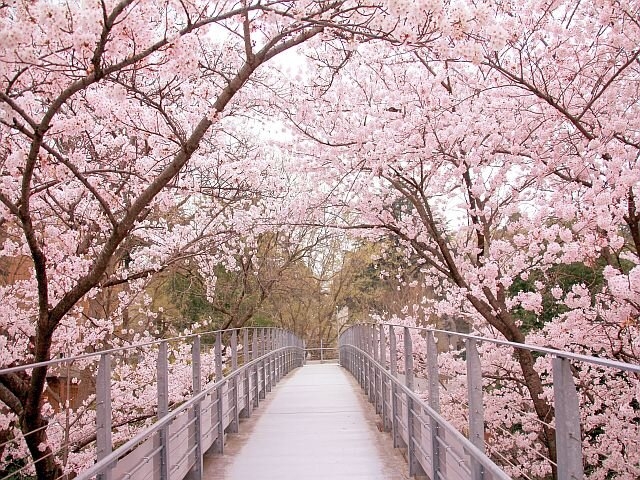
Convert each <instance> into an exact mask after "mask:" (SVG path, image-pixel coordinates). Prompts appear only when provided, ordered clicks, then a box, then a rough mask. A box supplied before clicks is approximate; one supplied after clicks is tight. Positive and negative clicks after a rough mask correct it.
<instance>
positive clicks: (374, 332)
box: [371, 325, 382, 414]
mask: <svg viewBox="0 0 640 480" xmlns="http://www.w3.org/2000/svg"><path fill="white" fill-rule="evenodd" d="M371 339H372V344H373V352H372V353H373V359H374V360H375V362H374V364H373V385H374V387H373V398H374V405H375V407H376V413H378V414H379V413H381V412H382V405H381V403H382V402H381V399H382V385H381V383H382V372H380V371H379V369H378V365H377V364H378V363H380V343H379V339H378V329H377V328H376V326H375V325H372V326H371Z"/></svg>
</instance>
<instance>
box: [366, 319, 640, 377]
mask: <svg viewBox="0 0 640 480" xmlns="http://www.w3.org/2000/svg"><path fill="white" fill-rule="evenodd" d="M358 325H365V326H371V325H374V326H380V325H383V326H386V327H398V328H409V329H410V330H421V331H424V332H433V333H441V334H445V335H452V336H455V337H460V338H466V339H469V340H475V341H477V342H485V343H493V344H494V345H500V346H503V347H512V348H520V349H523V350H529V351H530V352H538V353H546V354H548V355H552V356H554V357H556V358H565V359H567V360H576V361H579V362H586V363H593V364H596V365H600V366H602V367H611V368H617V369H619V370H625V371H628V372H634V373H640V365H636V364H633V363H625V362H621V361H619V360H613V359H608V358H601V357H594V356H591V355H583V354H580V353H573V352H566V351H564V350H557V349H554V348H549V347H541V346H538V345H531V344H529V343H517V342H510V341H508V340H500V339H499V338H490V337H481V336H478V335H472V334H469V333H461V332H452V331H449V330H440V329H437V328H429V327H417V326H410V325H402V324H399V323H372V322H371V323H360V324H358Z"/></svg>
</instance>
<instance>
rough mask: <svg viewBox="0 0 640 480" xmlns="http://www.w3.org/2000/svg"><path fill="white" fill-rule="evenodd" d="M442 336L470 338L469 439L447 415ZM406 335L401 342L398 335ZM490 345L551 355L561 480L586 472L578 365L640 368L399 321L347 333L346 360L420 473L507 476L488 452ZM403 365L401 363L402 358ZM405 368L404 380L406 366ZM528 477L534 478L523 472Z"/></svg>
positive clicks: (629, 370) (466, 353)
mask: <svg viewBox="0 0 640 480" xmlns="http://www.w3.org/2000/svg"><path fill="white" fill-rule="evenodd" d="M412 334H413V335H417V336H418V338H419V339H420V341H421V342H422V343H423V345H421V347H424V350H425V351H424V352H420V353H421V357H420V362H421V363H423V365H421V368H422V369H423V370H424V371H425V372H426V375H425V378H424V379H421V380H425V381H426V384H425V385H423V387H422V388H421V389H422V390H425V393H426V396H427V398H428V400H427V401H426V402H425V401H424V400H423V398H422V396H420V395H418V394H417V393H416V391H415V388H414V383H415V380H416V377H415V373H414V370H415V369H414V356H415V355H414V341H413V340H412ZM436 335H444V336H448V337H451V336H454V337H457V338H458V339H460V340H462V342H463V347H464V352H463V353H464V357H465V363H466V377H467V391H466V403H467V405H468V408H467V411H466V417H467V418H468V426H467V427H466V428H465V431H466V432H465V433H466V436H465V435H463V434H462V433H461V432H459V431H458V430H456V428H455V427H453V425H452V424H451V423H450V422H448V421H447V420H445V419H444V418H443V417H442V416H441V415H440V384H441V383H442V381H443V379H442V375H441V374H440V373H439V366H438V355H439V353H438V348H437V342H436ZM398 336H401V337H402V342H401V343H400V344H398V341H397V337H398ZM482 343H490V344H494V345H498V346H502V347H509V348H513V349H515V351H518V350H529V351H530V352H534V353H535V354H536V355H540V354H542V355H549V356H551V357H552V358H551V365H552V379H550V381H551V382H552V384H551V385H552V394H553V395H552V397H553V406H554V409H555V422H554V425H553V428H555V443H556V445H557V463H556V464H555V467H556V468H557V477H558V478H559V479H561V480H569V479H573V480H580V479H582V478H583V476H584V472H583V456H582V436H581V423H580V404H579V398H578V394H577V391H576V387H575V383H574V378H573V372H572V362H584V363H588V364H591V365H597V366H602V367H606V368H612V369H614V370H616V371H619V372H626V373H630V374H631V373H633V374H639V373H640V366H638V365H633V364H627V363H623V362H618V361H615V360H607V359H603V358H598V357H590V356H586V355H580V354H575V353H571V352H564V351H559V350H554V349H551V348H545V347H537V346H533V345H525V344H518V343H513V342H508V341H504V340H498V339H491V338H483V337H479V336H475V335H468V334H463V333H457V332H449V331H442V330H437V329H429V328H419V327H407V326H404V325H393V324H375V325H374V324H363V325H355V326H352V327H350V328H349V329H348V330H346V331H345V332H344V333H343V334H342V335H341V337H340V340H339V348H340V364H341V365H342V366H343V367H345V368H347V369H348V370H349V371H350V372H351V373H352V374H353V375H354V376H355V378H356V379H357V380H358V381H359V383H360V385H361V386H362V388H363V389H364V390H365V392H366V394H367V395H368V397H369V401H370V402H372V403H374V404H375V408H376V413H378V414H380V415H381V416H382V420H383V421H382V423H383V427H384V429H385V430H387V431H390V432H391V434H392V437H393V442H394V447H399V448H406V449H407V460H408V463H409V471H410V475H412V476H428V477H429V478H430V479H432V480H435V479H442V478H447V479H474V480H479V479H485V480H489V479H494V478H495V479H507V478H510V477H509V476H508V475H507V474H506V473H505V472H504V471H503V467H502V466H498V465H497V464H496V463H495V462H494V461H493V460H492V459H491V458H489V456H488V455H487V453H485V452H486V450H487V448H486V447H487V445H486V441H485V438H486V437H485V435H486V432H485V418H484V404H483V376H482V363H481V357H480V355H479V353H478V345H479V344H482ZM399 358H400V359H402V361H403V362H402V363H403V365H398V359H399ZM402 367H404V369H403V370H404V378H402V375H400V374H399V370H400V369H401V368H402ZM523 478H528V477H526V476H525V477H523Z"/></svg>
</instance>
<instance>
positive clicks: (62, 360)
mask: <svg viewBox="0 0 640 480" xmlns="http://www.w3.org/2000/svg"><path fill="white" fill-rule="evenodd" d="M259 329H265V330H278V328H277V327H242V328H229V329H227V330H210V331H206V332H199V333H190V334H189V335H183V336H179V337H170V338H159V339H157V340H151V341H149V342H142V343H134V344H132V345H125V346H123V347H114V348H109V349H106V350H100V351H97V352H89V353H83V354H82V355H75V356H73V357H62V358H53V359H51V360H46V361H44V362H35V363H27V364H23V365H17V366H14V367H7V368H2V369H0V375H8V374H10V373H16V372H21V371H23V370H30V369H32V368H37V367H48V366H52V365H58V364H60V363H67V362H75V361H78V360H86V359H88V358H92V357H97V356H100V355H104V354H111V355H112V354H114V353H119V352H123V351H126V350H135V349H138V348H142V347H149V346H151V345H160V344H161V343H162V342H175V341H179V340H187V339H189V338H195V337H204V336H206V335H214V334H217V333H226V332H234V331H236V332H239V331H243V330H259Z"/></svg>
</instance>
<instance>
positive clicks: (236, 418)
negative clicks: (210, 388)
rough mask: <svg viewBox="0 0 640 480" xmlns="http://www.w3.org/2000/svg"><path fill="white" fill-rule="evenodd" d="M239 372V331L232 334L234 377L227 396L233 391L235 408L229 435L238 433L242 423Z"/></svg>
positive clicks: (232, 400)
mask: <svg viewBox="0 0 640 480" xmlns="http://www.w3.org/2000/svg"><path fill="white" fill-rule="evenodd" d="M236 370H238V330H233V332H231V371H232V372H234V375H233V376H232V377H231V381H230V382H229V384H230V385H229V384H228V386H227V394H228V393H229V389H232V390H233V394H232V395H231V398H230V402H231V404H232V407H231V408H233V416H232V417H231V422H230V423H229V433H238V425H239V423H240V412H239V410H238V375H237V374H235V372H236Z"/></svg>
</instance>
